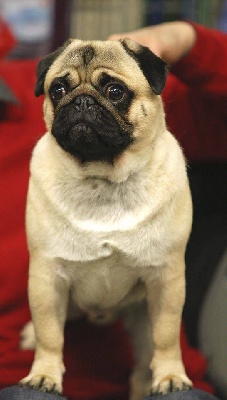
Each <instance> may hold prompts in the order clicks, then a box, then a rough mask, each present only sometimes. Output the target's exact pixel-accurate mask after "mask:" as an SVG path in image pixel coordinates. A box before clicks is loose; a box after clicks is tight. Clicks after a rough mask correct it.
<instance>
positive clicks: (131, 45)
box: [120, 39, 170, 94]
mask: <svg viewBox="0 0 227 400" xmlns="http://www.w3.org/2000/svg"><path fill="white" fill-rule="evenodd" d="M120 42H121V44H122V46H123V47H124V49H125V50H126V52H127V53H128V54H129V55H130V56H131V57H132V58H133V59H134V60H135V61H136V62H137V64H138V65H139V67H140V69H141V70H142V72H143V74H144V76H145V78H146V79H147V81H148V82H149V84H150V86H151V88H152V90H153V92H154V93H155V94H161V93H162V91H163V89H164V87H165V83H166V78H167V74H168V71H169V68H170V67H169V65H168V64H167V63H166V62H165V61H163V60H162V59H161V58H159V57H158V56H156V55H155V54H154V53H153V52H152V51H151V50H150V49H149V48H148V47H145V46H142V45H141V44H139V43H137V42H134V40H131V39H123V40H120Z"/></svg>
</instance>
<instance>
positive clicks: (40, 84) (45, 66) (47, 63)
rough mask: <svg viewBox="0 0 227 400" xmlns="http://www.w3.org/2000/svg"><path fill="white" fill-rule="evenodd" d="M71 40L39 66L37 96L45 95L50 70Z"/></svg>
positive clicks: (43, 60) (45, 58)
mask: <svg viewBox="0 0 227 400" xmlns="http://www.w3.org/2000/svg"><path fill="white" fill-rule="evenodd" d="M70 42H71V39H68V40H67V41H66V42H65V44H64V45H63V46H61V47H58V48H57V50H55V51H53V52H52V53H50V54H48V55H47V56H45V57H44V58H43V59H42V60H41V61H40V62H39V64H38V67H37V70H36V76H37V82H36V86H35V96H36V97H39V96H41V95H42V94H44V81H45V77H46V74H47V71H48V70H49V68H50V66H51V65H52V64H53V62H54V61H55V60H56V58H58V56H59V55H60V54H61V53H62V52H63V50H64V49H65V48H66V47H67V46H68V45H69V44H70Z"/></svg>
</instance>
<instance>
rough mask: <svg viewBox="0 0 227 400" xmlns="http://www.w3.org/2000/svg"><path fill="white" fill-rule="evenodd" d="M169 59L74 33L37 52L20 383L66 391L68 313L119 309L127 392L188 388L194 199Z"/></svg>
mask: <svg viewBox="0 0 227 400" xmlns="http://www.w3.org/2000/svg"><path fill="white" fill-rule="evenodd" d="M167 72H168V65H167V64H166V63H165V62H164V61H163V60H162V59H160V58H159V57H157V56H156V55H155V54H154V53H152V52H151V51H150V50H149V49H148V48H146V47H143V46H141V45H139V44H138V43H136V42H134V41H132V40H130V39H124V40H120V41H81V40H77V39H73V40H71V39H70V40H69V41H67V42H66V44H65V45H64V46H62V47H61V48H59V49H57V50H56V51H55V52H53V53H51V54H50V55H48V56H46V57H45V58H44V59H43V60H41V61H40V63H39V65H38V69H37V85H36V88H35V94H36V96H40V95H43V94H44V95H45V98H44V107H43V108H44V118H45V122H46V127H47V133H46V134H45V135H44V136H43V137H42V138H41V139H40V140H39V141H38V143H37V144H36V146H35V148H34V151H33V155H32V160H31V168H30V170H31V175H30V182H29V190H28V198H27V210H26V230H27V239H28V247H29V252H30V267H29V302H30V307H31V313H32V320H33V323H34V331H35V337H36V352H35V359H34V363H33V365H32V368H31V371H30V373H29V375H28V376H27V377H25V378H24V379H23V380H22V381H21V384H22V385H29V386H32V387H33V388H37V389H40V390H43V391H50V392H51V391H52V392H58V393H61V392H62V376H63V373H64V370H65V368H64V364H63V359H62V350H63V344H64V338H63V331H64V324H65V321H66V319H67V315H68V313H69V312H70V315H72V309H73V310H74V315H75V316H80V315H86V316H87V318H88V319H89V320H90V321H93V322H97V323H107V322H111V321H113V320H114V319H116V318H122V320H123V321H124V323H125V327H126V329H127V331H128V333H129V336H130V338H131V342H132V346H133V350H134V369H133V371H132V374H131V378H130V394H129V398H130V400H141V399H142V398H143V397H144V396H147V395H148V394H149V393H152V394H161V393H162V394H165V393H168V392H172V391H176V390H183V389H189V388H191V385H192V383H191V381H190V380H189V378H188V377H187V376H186V373H185V369H184V366H183V363H182V358H181V350H180V344H179V330H180V323H181V315H182V307H183V303H184V299H185V261H184V256H185V248H186V244H187V241H188V237H189V234H190V230H191V221H192V204H191V196H190V190H189V185H188V179H187V172H186V163H185V159H184V155H183V153H182V150H181V148H180V146H179V144H178V143H177V141H176V139H175V138H174V137H173V136H172V134H171V133H170V132H169V131H168V129H167V127H166V123H165V114H164V109H163V104H162V99H161V96H160V94H161V92H162V90H163V88H164V86H165V81H166V76H167Z"/></svg>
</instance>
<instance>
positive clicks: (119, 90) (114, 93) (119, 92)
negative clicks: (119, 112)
mask: <svg viewBox="0 0 227 400" xmlns="http://www.w3.org/2000/svg"><path fill="white" fill-rule="evenodd" d="M106 95H107V97H108V98H109V99H110V100H112V101H120V100H122V99H123V97H124V95H125V89H124V87H123V86H122V85H119V84H114V85H109V86H108V87H107V89H106Z"/></svg>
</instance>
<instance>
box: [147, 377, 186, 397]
mask: <svg viewBox="0 0 227 400" xmlns="http://www.w3.org/2000/svg"><path fill="white" fill-rule="evenodd" d="M191 388H192V382H191V381H190V379H188V378H187V376H185V375H168V376H166V377H164V378H162V379H161V380H157V379H156V380H155V381H154V382H153V383H152V386H151V395H160V394H167V393H170V392H177V391H180V390H190V389H191Z"/></svg>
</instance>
